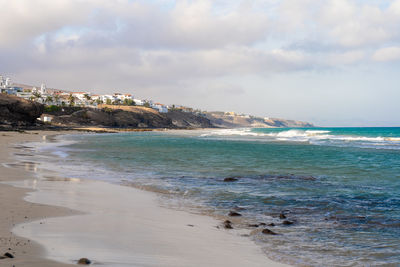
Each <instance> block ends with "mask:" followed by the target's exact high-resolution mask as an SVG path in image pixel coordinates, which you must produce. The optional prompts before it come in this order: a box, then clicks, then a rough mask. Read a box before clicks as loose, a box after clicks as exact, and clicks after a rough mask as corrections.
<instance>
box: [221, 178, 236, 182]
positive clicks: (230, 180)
mask: <svg viewBox="0 0 400 267" xmlns="http://www.w3.org/2000/svg"><path fill="white" fill-rule="evenodd" d="M237 180H239V179H238V178H235V177H226V178H225V179H224V182H236V181H237Z"/></svg>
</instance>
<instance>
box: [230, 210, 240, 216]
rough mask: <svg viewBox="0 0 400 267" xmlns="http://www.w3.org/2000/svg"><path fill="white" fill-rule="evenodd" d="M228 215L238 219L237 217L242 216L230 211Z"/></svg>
mask: <svg viewBox="0 0 400 267" xmlns="http://www.w3.org/2000/svg"><path fill="white" fill-rule="evenodd" d="M228 215H229V216H231V217H239V216H242V214H240V213H238V212H236V211H230V212H229V214H228Z"/></svg>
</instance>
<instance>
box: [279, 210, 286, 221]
mask: <svg viewBox="0 0 400 267" xmlns="http://www.w3.org/2000/svg"><path fill="white" fill-rule="evenodd" d="M279 219H281V220H283V219H286V216H285V214H283V212H282V213H281V214H279Z"/></svg>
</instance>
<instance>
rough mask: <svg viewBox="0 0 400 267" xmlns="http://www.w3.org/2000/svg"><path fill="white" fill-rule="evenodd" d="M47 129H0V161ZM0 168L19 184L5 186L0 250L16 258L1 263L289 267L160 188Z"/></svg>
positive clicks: (0, 192) (0, 193)
mask: <svg viewBox="0 0 400 267" xmlns="http://www.w3.org/2000/svg"><path fill="white" fill-rule="evenodd" d="M1 134H3V135H1ZM45 134H49V133H46V132H41V133H39V134H38V135H35V134H20V133H11V132H10V133H8V132H4V133H1V132H0V140H1V141H0V150H1V151H2V153H1V158H0V160H1V162H2V163H12V162H14V161H15V160H13V159H12V158H11V157H10V156H9V155H10V153H18V152H17V151H18V148H14V147H15V145H14V144H17V143H21V142H22V141H35V140H40V139H41V135H45ZM52 134H54V133H52ZM26 166H27V167H28V168H31V169H32V168H35V167H34V166H33V167H32V166H31V165H30V164H29V163H28V162H27V163H26ZM0 168H1V169H0V181H8V182H7V183H8V184H13V185H14V186H16V187H13V186H10V185H6V184H0V198H1V199H0V200H1V202H0V208H1V211H2V215H1V221H0V237H1V244H0V253H1V254H3V253H4V252H6V251H8V248H11V253H12V254H14V255H15V256H16V258H15V259H3V260H0V266H10V267H11V266H12V265H15V267H18V266H70V265H67V264H62V263H57V262H65V263H71V264H73V263H75V260H77V259H79V258H80V257H88V258H90V259H92V260H94V262H95V263H96V264H101V265H102V266H249V267H250V266H287V265H284V264H280V263H276V262H273V261H271V260H269V259H268V258H267V257H266V256H265V255H264V254H263V253H262V251H261V249H260V248H259V247H258V246H256V245H255V244H254V243H253V242H252V241H250V240H249V239H248V238H246V237H242V236H238V235H237V234H233V233H232V232H229V231H228V230H223V229H217V228H216V226H217V225H219V224H220V223H221V222H219V221H217V220H216V219H214V218H211V217H208V216H201V215H195V214H190V213H187V212H183V211H176V210H172V209H167V208H164V207H160V205H159V202H158V201H159V198H158V197H157V195H156V194H155V193H151V192H146V191H142V190H139V189H136V188H131V187H126V186H119V185H112V184H108V183H104V182H99V181H91V180H77V179H74V180H68V179H59V180H57V179H50V180H46V179H40V174H39V175H38V176H37V177H35V176H33V175H32V174H31V173H29V172H27V171H25V170H23V169H22V168H19V169H18V168H5V167H4V166H1V167H0ZM38 178H39V179H38ZM33 188H34V189H35V190H34V191H33V190H32V189H33ZM24 196H25V199H26V200H27V201H28V202H25V201H23V200H22V198H23V197H24ZM33 203H36V204H33ZM49 203H51V204H52V205H55V206H49V205H47V204H49ZM77 211H79V212H77ZM74 214H75V215H74ZM77 214H79V215H77ZM61 215H66V216H67V217H56V216H61ZM68 215H69V216H68ZM11 228H13V232H15V233H17V234H19V235H20V236H24V237H26V238H21V237H17V236H15V235H14V234H13V233H11V232H10V230H11ZM31 239H32V240H35V241H38V242H39V244H40V245H42V246H40V245H39V244H38V243H35V242H33V241H28V240H31ZM44 248H45V249H44ZM48 259H53V260H57V262H56V261H51V260H48Z"/></svg>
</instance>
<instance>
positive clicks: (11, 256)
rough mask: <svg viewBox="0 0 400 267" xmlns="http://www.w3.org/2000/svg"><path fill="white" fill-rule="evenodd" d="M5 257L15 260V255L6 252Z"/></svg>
mask: <svg viewBox="0 0 400 267" xmlns="http://www.w3.org/2000/svg"><path fill="white" fill-rule="evenodd" d="M4 257H7V258H11V259H12V258H14V255H13V254H11V253H10V252H6V253H4Z"/></svg>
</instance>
